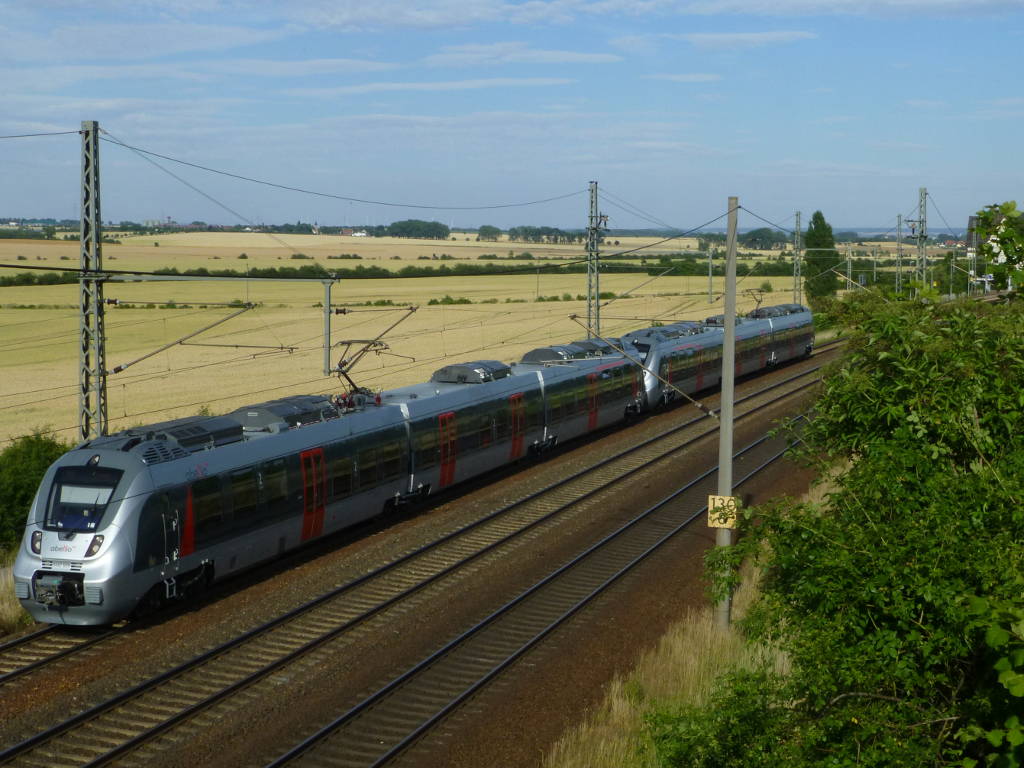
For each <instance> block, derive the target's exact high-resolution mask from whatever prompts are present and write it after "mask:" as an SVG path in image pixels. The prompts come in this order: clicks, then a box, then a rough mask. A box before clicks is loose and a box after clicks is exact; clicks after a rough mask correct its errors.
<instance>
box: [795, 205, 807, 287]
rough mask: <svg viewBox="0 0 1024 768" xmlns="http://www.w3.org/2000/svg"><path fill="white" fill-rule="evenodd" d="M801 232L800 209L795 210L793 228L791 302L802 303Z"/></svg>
mask: <svg viewBox="0 0 1024 768" xmlns="http://www.w3.org/2000/svg"><path fill="white" fill-rule="evenodd" d="M802 238H803V232H801V231H800V211H797V212H796V229H794V230H793V303H794V304H803V303H804V298H803V276H802V275H801V274H800V273H801V272H802V265H801V263H800V248H801V247H802V246H803V243H802V242H801V240H802Z"/></svg>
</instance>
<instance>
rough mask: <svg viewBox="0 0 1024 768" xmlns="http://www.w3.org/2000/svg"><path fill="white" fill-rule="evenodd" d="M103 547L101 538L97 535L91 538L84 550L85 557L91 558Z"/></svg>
mask: <svg viewBox="0 0 1024 768" xmlns="http://www.w3.org/2000/svg"><path fill="white" fill-rule="evenodd" d="M101 546H103V536H102V535H97V536H93V537H92V541H91V542H90V543H89V548H88V549H87V550H85V556H86V557H92V556H93V555H95V554H96V553H97V552H99V551H100V547H101Z"/></svg>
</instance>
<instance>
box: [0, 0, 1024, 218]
mask: <svg viewBox="0 0 1024 768" xmlns="http://www.w3.org/2000/svg"><path fill="white" fill-rule="evenodd" d="M1022 49H1024V1H1022V0H598V1H596V2H584V1H583V0H527V1H525V2H518V1H513V0H458V1H456V0H418V2H405V1H403V0H359V1H358V2H357V1H356V0H348V1H339V0H335V1H333V2H329V1H328V0H292V1H291V2H287V3H285V2H269V1H267V2H253V1H252V0H249V1H247V2H232V1H231V0H180V1H177V2H174V1H172V2H171V3H166V2H160V3H157V2H151V1H150V0H131V1H130V2H129V1H123V2H122V1H115V0H93V1H92V2H88V3H85V2H70V1H68V2H60V1H58V0H33V1H32V2H10V1H5V0H0V96H2V99H3V103H4V105H5V109H4V110H3V112H2V113H0V135H3V136H7V135H12V134H24V133H36V132H51V131H53V132H57V131H66V130H76V129H77V128H78V127H79V126H80V124H81V121H82V120H98V121H99V123H100V126H101V128H102V129H104V130H105V131H107V132H108V133H109V135H110V137H112V138H116V139H118V140H120V141H122V142H124V143H127V144H130V145H133V146H137V147H141V148H143V149H146V150H150V151H152V152H157V153H160V154H162V155H167V156H170V157H173V158H177V159H180V160H184V161H187V162H191V163H196V164H200V165H204V166H209V167H213V168H217V169H223V170H225V171H229V172H232V173H235V174H240V175H244V176H249V177H255V178H259V179H265V180H268V181H271V182H275V183H278V184H282V185H287V186H293V187H300V188H304V189H311V190H317V191H321V192H324V193H328V194H331V195H337V196H340V197H351V198H359V199H362V200H373V201H380V202H387V203H399V204H405V203H409V204H417V205H424V206H439V207H442V208H445V207H451V208H464V209H468V208H471V207H477V206H502V205H508V204H513V203H525V202H531V201H536V200H543V199H547V198H552V197H558V196H562V195H571V196H570V197H567V198H564V199H561V200H557V201H552V202H548V203H543V204H538V205H531V206H525V207H511V208H494V209H490V210H431V209H429V208H415V207H405V206H402V205H398V206H386V205H379V204H367V203H359V202H348V201H344V200H338V199H330V198H323V197H314V196H308V195H301V194H297V193H294V192H286V191H282V190H278V189H273V188H269V187H261V186H257V185H253V184H250V183H245V182H242V181H238V180H231V179H228V178H226V177H222V176H217V175H213V174H209V173H205V172H202V171H199V170H196V169H193V168H188V167H185V166H182V165H178V164H175V163H171V162H168V161H166V160H160V159H155V160H156V162H159V163H160V164H161V165H162V166H164V167H165V168H167V169H168V170H170V171H172V172H173V173H174V174H176V175H178V176H180V177H181V178H183V179H185V180H187V181H188V182H189V183H190V184H192V185H193V186H195V187H197V188H198V189H200V190H202V192H203V193H205V195H206V196H204V195H202V194H199V193H197V192H196V191H195V190H193V189H190V188H189V187H187V186H185V185H184V184H182V183H180V182H179V181H177V180H175V179H174V178H172V177H171V176H170V175H168V174H167V173H165V172H164V171H162V170H160V169H159V168H157V167H155V166H154V165H153V164H152V163H151V162H149V161H147V160H145V159H144V158H143V157H140V156H139V155H138V154H136V153H134V152H132V151H130V150H128V149H125V148H123V147H119V146H117V145H115V144H112V143H104V144H103V145H102V148H101V160H102V162H101V166H102V191H103V197H102V213H103V218H104V220H113V221H120V220H123V219H131V220H136V221H139V220H145V219H156V218H161V217H166V216H170V217H172V218H174V219H176V220H178V221H183V222H188V221H192V220H194V219H199V220H203V221H210V222H218V223H224V224H235V223H242V222H244V221H253V222H258V221H266V222H275V223H277V222H286V221H296V220H300V219H301V220H303V221H318V222H320V223H322V224H342V223H351V224H376V223H387V222H390V221H394V220H398V219H403V218H425V219H437V220H440V221H443V222H444V223H446V224H447V223H450V224H453V225H454V226H460V225H464V226H477V225H480V224H494V225H497V226H500V227H509V226H514V225H518V224H537V225H552V226H561V227H566V228H572V227H582V226H585V225H586V216H587V196H586V193H585V190H586V188H587V183H588V182H589V181H591V180H595V181H597V182H598V183H599V188H600V190H601V191H602V203H601V208H602V212H604V213H607V214H609V217H610V225H611V226H612V227H645V226H653V225H652V222H651V220H650V219H654V220H656V221H662V222H666V223H669V224H671V225H673V226H677V227H682V228H689V227H694V226H697V225H699V224H701V223H702V222H705V221H707V220H709V219H712V218H715V217H716V216H718V215H720V214H721V213H722V212H723V211H724V210H725V207H726V199H727V197H728V196H729V195H737V196H738V197H739V198H740V203H741V205H743V206H744V208H745V209H747V210H749V211H752V212H754V213H757V214H759V215H760V216H763V217H765V218H767V219H769V220H771V221H775V222H778V223H781V224H784V225H786V226H792V222H793V213H794V211H797V210H800V211H802V212H803V215H804V222H805V223H806V221H807V220H808V219H809V218H810V214H811V212H813V211H814V210H818V209H820V210H821V211H823V212H824V214H825V217H826V218H827V219H828V220H829V222H830V223H832V224H833V226H834V227H837V228H843V227H881V228H887V227H892V226H895V222H896V215H897V214H903V215H905V216H907V215H912V214H914V213H915V211H916V207H917V200H918V188H919V187H922V186H923V187H927V188H928V191H929V194H930V195H931V199H932V203H933V205H934V206H935V207H934V208H930V209H929V212H928V217H929V223H930V224H932V225H934V226H939V225H941V224H942V219H945V220H946V221H948V223H949V224H950V225H951V226H952V227H953V228H960V227H963V226H964V224H965V222H966V217H967V215H968V214H970V213H972V212H973V211H975V210H977V209H978V208H979V207H981V206H983V205H986V204H988V203H992V202H996V201H1002V200H1005V199H1017V200H1020V199H1021V198H1022V197H1024V194H1022V192H1021V179H1022V176H1024V174H1022V160H1024V151H1022V149H1021V145H1020V138H1019V137H1020V130H1021V125H1022V124H1024V88H1022V87H1021V75H1022V69H1024V68H1022V64H1024V55H1022V53H1021V51H1022ZM79 152H80V149H79V139H78V137H77V136H74V135H68V136H49V137H39V138H25V139H3V140H0V170H2V172H3V179H4V183H3V184H2V185H0V215H3V216H25V217H29V216H54V217H58V218H75V217H77V216H78V206H79V200H78V198H79V190H78V188H79V173H80V159H79ZM605 192H607V193H608V195H609V196H607V197H605V196H603V193H605ZM573 193H575V194H573ZM207 196H209V197H212V198H214V199H215V200H217V201H218V202H219V203H221V204H222V205H223V206H226V208H229V209H231V211H233V212H235V213H237V214H239V215H238V216H236V215H235V214H234V213H232V212H229V211H228V210H226V209H225V207H221V206H220V205H217V204H215V203H213V202H211V200H210V199H209V197H207ZM612 196H614V197H612ZM636 211H640V212H642V213H643V214H644V215H639V214H638V213H636ZM940 214H941V218H940ZM759 224H760V222H759V221H758V220H756V219H754V218H752V217H751V216H750V215H749V214H744V216H743V217H742V218H741V226H745V227H753V226H758V225H759Z"/></svg>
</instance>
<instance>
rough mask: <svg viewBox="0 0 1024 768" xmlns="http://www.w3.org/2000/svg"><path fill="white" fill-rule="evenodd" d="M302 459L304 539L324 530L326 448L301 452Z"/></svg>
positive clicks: (317, 534)
mask: <svg viewBox="0 0 1024 768" xmlns="http://www.w3.org/2000/svg"><path fill="white" fill-rule="evenodd" d="M299 458H300V459H301V461H302V541H306V540H307V539H312V538H313V537H315V536H319V535H320V534H321V533H323V532H324V503H325V501H326V499H327V494H326V490H327V489H326V485H327V483H326V473H325V472H324V449H323V448H314V449H312V450H310V451H303V452H302V453H301V454H299Z"/></svg>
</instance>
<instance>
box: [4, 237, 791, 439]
mask: <svg viewBox="0 0 1024 768" xmlns="http://www.w3.org/2000/svg"><path fill="white" fill-rule="evenodd" d="M456 237H457V238H459V237H463V236H461V235H456ZM466 237H470V236H468V235H467V236H466ZM153 242H159V243H160V245H159V246H154V245H153V244H152V243H153ZM646 242H651V241H650V240H643V239H631V238H624V239H622V240H621V241H620V246H619V248H621V249H626V248H631V247H637V246H638V245H641V244H644V243H646ZM665 245H671V246H672V247H673V248H678V247H680V246H679V245H677V244H674V243H673V244H665ZM684 245H687V244H684ZM662 247H664V246H662ZM509 250H514V251H515V252H516V253H519V252H521V251H524V250H529V251H530V252H531V253H533V254H534V256H536V257H538V258H539V257H542V256H543V257H549V256H550V257H558V258H565V259H576V258H580V257H581V256H582V255H583V252H582V249H581V247H580V246H543V247H539V248H538V247H536V246H533V245H532V244H525V243H507V242H504V243H501V242H499V243H476V242H475V241H472V240H471V241H469V242H467V241H466V240H464V239H463V240H461V241H460V240H458V239H457V240H456V241H448V242H445V241H415V240H392V239H374V238H352V237H337V236H330V237H328V236H311V235H306V236H303V235H287V236H274V237H273V238H271V237H270V236H268V235H265V234H248V233H247V234H233V233H232V234H207V233H196V234H176V235H161V236H159V237H157V238H156V239H155V240H154V238H144V239H143V238H128V239H125V242H124V244H122V245H107V246H104V249H103V258H104V266H107V267H109V268H111V269H118V270H121V269H138V270H146V271H151V270H153V269H156V268H158V267H166V266H175V267H178V268H179V269H187V268H196V267H206V268H208V269H237V270H244V268H245V266H246V265H248V266H296V265H301V264H309V263H313V262H312V261H305V260H299V261H296V260H292V256H293V255H294V254H295V253H302V254H304V255H307V256H311V257H312V258H313V259H314V260H315V261H316V262H317V263H322V264H323V265H324V266H326V267H328V268H330V267H331V266H332V265H334V266H339V267H350V266H354V265H357V264H361V263H364V264H365V263H369V264H373V265H377V266H385V265H391V264H394V265H398V266H399V267H400V266H404V265H407V264H409V263H410V262H411V263H418V264H425V263H426V262H424V261H421V260H420V258H419V257H421V256H424V255H425V256H427V257H428V258H430V257H431V256H432V254H438V255H440V254H441V253H447V254H450V255H451V256H453V257H456V258H459V259H472V260H473V261H474V262H475V261H476V256H477V255H479V254H480V253H498V254H501V255H505V254H507V252H508V251H509ZM605 250H607V249H605ZM240 253H246V255H247V257H248V258H247V259H245V260H239V259H238V255H239V254H240ZM339 253H359V254H360V255H361V256H364V260H362V261H355V260H327V256H328V255H336V254H339ZM19 256H20V257H21V259H19V258H18V257H19ZM395 256H398V257H399V258H398V259H395V258H393V257H395ZM78 258H79V256H78V244H77V243H76V242H67V243H64V242H53V241H27V240H22V241H3V240H0V263H4V264H13V265H15V267H17V266H20V265H21V263H22V262H24V265H25V266H28V265H32V266H40V265H49V266H67V267H69V268H76V267H77V265H78ZM477 263H478V262H477ZM513 263H514V264H519V265H524V266H525V265H528V264H529V262H525V264H524V262H513ZM435 266H436V265H435ZM17 271H18V270H17V268H15V269H10V270H8V269H5V270H3V274H11V273H16V272H17ZM770 281H771V282H772V284H773V287H774V288H775V289H776V290H775V291H773V292H772V293H770V294H767V295H765V296H764V297H763V302H764V303H767V304H771V303H780V302H784V301H791V300H792V291H791V281H790V280H789V279H786V278H779V277H775V278H771V279H770ZM763 282H765V280H764V278H748V279H747V280H746V281H745V282H741V284H740V291H739V293H740V296H739V299H738V304H739V306H740V308H741V310H742V309H749V308H751V307H752V306H753V304H754V298H753V296H752V295H750V294H747V293H744V289H748V288H758V287H759V286H760V285H761V283H763ZM721 287H722V286H721V281H720V280H716V285H715V288H714V290H715V294H714V295H715V297H716V301H715V302H714V303H709V302H708V283H707V277H662V278H656V279H652V278H650V277H648V276H646V275H643V274H628V275H602V278H601V290H602V291H611V292H614V293H615V294H619V295H621V294H625V293H627V292H629V293H630V296H629V297H628V298H620V299H616V300H612V301H610V302H609V303H607V304H606V306H604V307H603V308H602V310H601V316H602V326H601V327H602V334H603V335H605V336H607V335H617V334H621V333H625V332H626V331H629V330H632V329H634V328H638V327H642V326H645V325H650V324H651V323H652V322H654V321H655V320H658V321H662V322H670V321H673V320H677V319H701V318H703V317H706V316H707V315H711V314H717V313H720V312H721V311H722V303H721V300H720V299H718V298H717V296H718V293H717V292H719V291H720V290H721ZM585 292H586V276H585V275H582V274H576V275H552V274H544V273H540V274H524V275H507V276H488V277H447V278H418V279H390V280H343V281H340V282H338V283H336V284H335V285H334V287H333V290H332V296H331V300H332V305H334V306H335V307H339V306H344V307H346V308H348V309H349V310H350V312H349V313H348V314H344V315H340V316H338V315H336V316H334V317H333V319H332V341H333V342H334V344H335V345H338V344H339V343H341V342H344V341H346V340H365V339H374V338H376V337H377V335H378V334H380V333H381V332H383V331H384V330H385V329H386V328H388V326H390V325H392V324H393V323H395V322H396V321H399V320H400V319H401V318H403V316H406V315H408V317H405V319H404V320H401V322H400V324H399V325H398V326H397V327H396V328H394V329H393V330H392V331H391V332H389V333H388V334H387V336H386V337H385V339H384V340H385V341H386V343H387V344H388V346H389V349H388V350H386V351H385V352H384V353H383V354H380V355H375V354H371V355H368V356H367V357H366V358H364V359H363V361H362V362H361V364H360V365H359V366H358V367H357V368H356V369H355V370H354V372H353V374H352V375H353V378H354V379H355V381H356V383H357V384H359V385H361V386H366V387H369V388H371V389H375V390H376V389H382V388H389V387H394V386H400V385H404V384H409V383H413V382H418V381H425V380H427V379H429V377H430V375H431V373H432V372H433V371H434V370H436V369H437V368H439V367H441V366H442V365H444V364H446V363H447V362H450V361H454V360H472V359H498V360H505V361H512V360H516V359H518V358H519V357H520V356H521V355H522V354H523V353H524V352H526V351H528V350H529V349H532V348H534V347H537V346H541V345H544V344H548V343H555V342H564V341H570V340H572V339H579V338H583V337H585V336H586V335H587V333H586V331H585V330H584V328H583V327H582V326H581V325H580V324H579V323H577V322H575V321H573V320H572V319H570V317H569V316H570V315H572V314H574V313H576V314H582V315H583V316H584V317H585V315H586V302H585V301H579V300H577V299H576V298H575V297H577V296H579V295H582V294H585ZM104 295H105V297H106V298H107V299H114V298H116V299H119V300H121V301H123V302H132V303H135V304H137V305H142V306H148V305H152V308H134V309H131V308H122V307H109V308H108V309H107V312H106V331H107V334H106V335H107V368H108V370H111V369H113V368H114V367H115V366H124V365H126V364H128V363H131V362H132V361H135V360H137V359H139V358H141V357H143V356H145V355H149V354H150V353H152V352H154V351H155V350H157V349H159V348H160V347H162V346H163V345H165V344H172V343H173V342H175V341H177V340H178V339H179V338H181V337H183V336H185V335H187V334H191V333H193V332H195V331H198V330H200V329H201V328H204V327H206V326H209V325H210V324H212V323H214V322H216V321H218V320H221V319H223V318H226V317H227V316H228V315H230V314H231V313H233V312H237V311H238V309H237V308H232V307H228V306H224V305H226V304H228V303H230V302H232V301H236V302H237V301H241V302H253V303H256V304H257V305H258V306H257V307H256V308H255V309H253V310H251V311H248V312H245V313H243V314H241V315H239V316H238V317H236V318H233V319H231V320H228V321H227V322H224V323H223V324H220V325H217V326H216V327H214V328H211V329H210V330H208V331H206V332H204V333H202V334H199V335H197V336H195V337H193V338H191V339H189V340H188V341H186V342H185V343H183V344H174V345H173V346H171V347H170V348H169V349H167V350H166V351H163V352H160V353H159V354H156V355H153V356H152V357H148V358H147V359H145V360H143V361H141V362H138V363H137V364H134V365H130V366H128V367H127V368H126V369H125V370H124V371H123V372H120V373H116V374H114V373H111V374H110V375H109V376H108V380H107V386H108V412H109V417H110V431H112V432H113V431H116V430H119V429H123V428H125V427H129V426H137V425H142V424H148V423H154V422H158V421H163V420H167V419H172V418H178V417H181V416H188V415H193V414H196V413H198V412H200V411H202V412H210V413H223V412H226V411H229V410H232V409H234V408H237V407H239V406H242V405H245V404H248V403H253V402H260V401H263V400H269V399H272V398H276V397H282V396H285V395H290V394H300V393H335V392H339V391H343V390H344V389H345V387H344V386H343V382H340V381H339V380H338V378H337V377H336V376H324V374H323V367H324V363H323V359H324V353H323V324H324V322H323V309H322V302H323V300H324V288H323V286H322V285H321V284H320V282H319V281H312V282H281V281H273V282H269V281H258V280H239V281H233V282H225V281H188V282H113V281H112V282H110V283H108V284H107V285H106V287H105V294H104ZM446 296H447V297H451V299H452V300H468V301H469V302H471V303H459V304H434V305H430V304H429V302H430V301H431V300H432V299H433V300H435V301H441V300H443V299H444V298H445V297H446ZM564 296H568V297H570V300H561V299H562V298H563V297H564ZM551 297H557V298H558V299H559V300H557V301H551V300H542V301H538V299H539V298H541V299H549V298H551ZM381 301H391V302H393V303H394V304H395V305H396V306H394V307H392V306H367V304H372V302H381ZM171 302H174V304H175V308H166V305H168V304H169V303H171ZM407 306H417V307H418V309H417V311H415V312H414V313H411V315H410V314H409V313H408V312H407V311H405V310H404V309H402V308H401V307H407ZM78 323H79V320H78V287H77V285H61V286H25V287H9V288H0V446H2V445H4V444H5V443H6V442H8V441H9V440H11V439H12V438H14V437H17V436H18V435H23V434H26V433H28V432H31V431H32V430H36V429H42V430H47V431H49V430H52V431H54V432H55V433H56V435H57V436H58V437H60V438H62V439H66V440H69V441H73V440H74V439H75V437H76V429H77V421H78V407H79V406H78V367H79V357H78V354H79V353H78ZM353 351H354V349H353ZM344 354H345V348H344V347H343V346H335V348H334V349H333V350H332V352H331V355H330V359H331V364H332V365H335V364H337V362H338V360H339V359H340V358H341V357H342V356H343V355H344Z"/></svg>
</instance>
